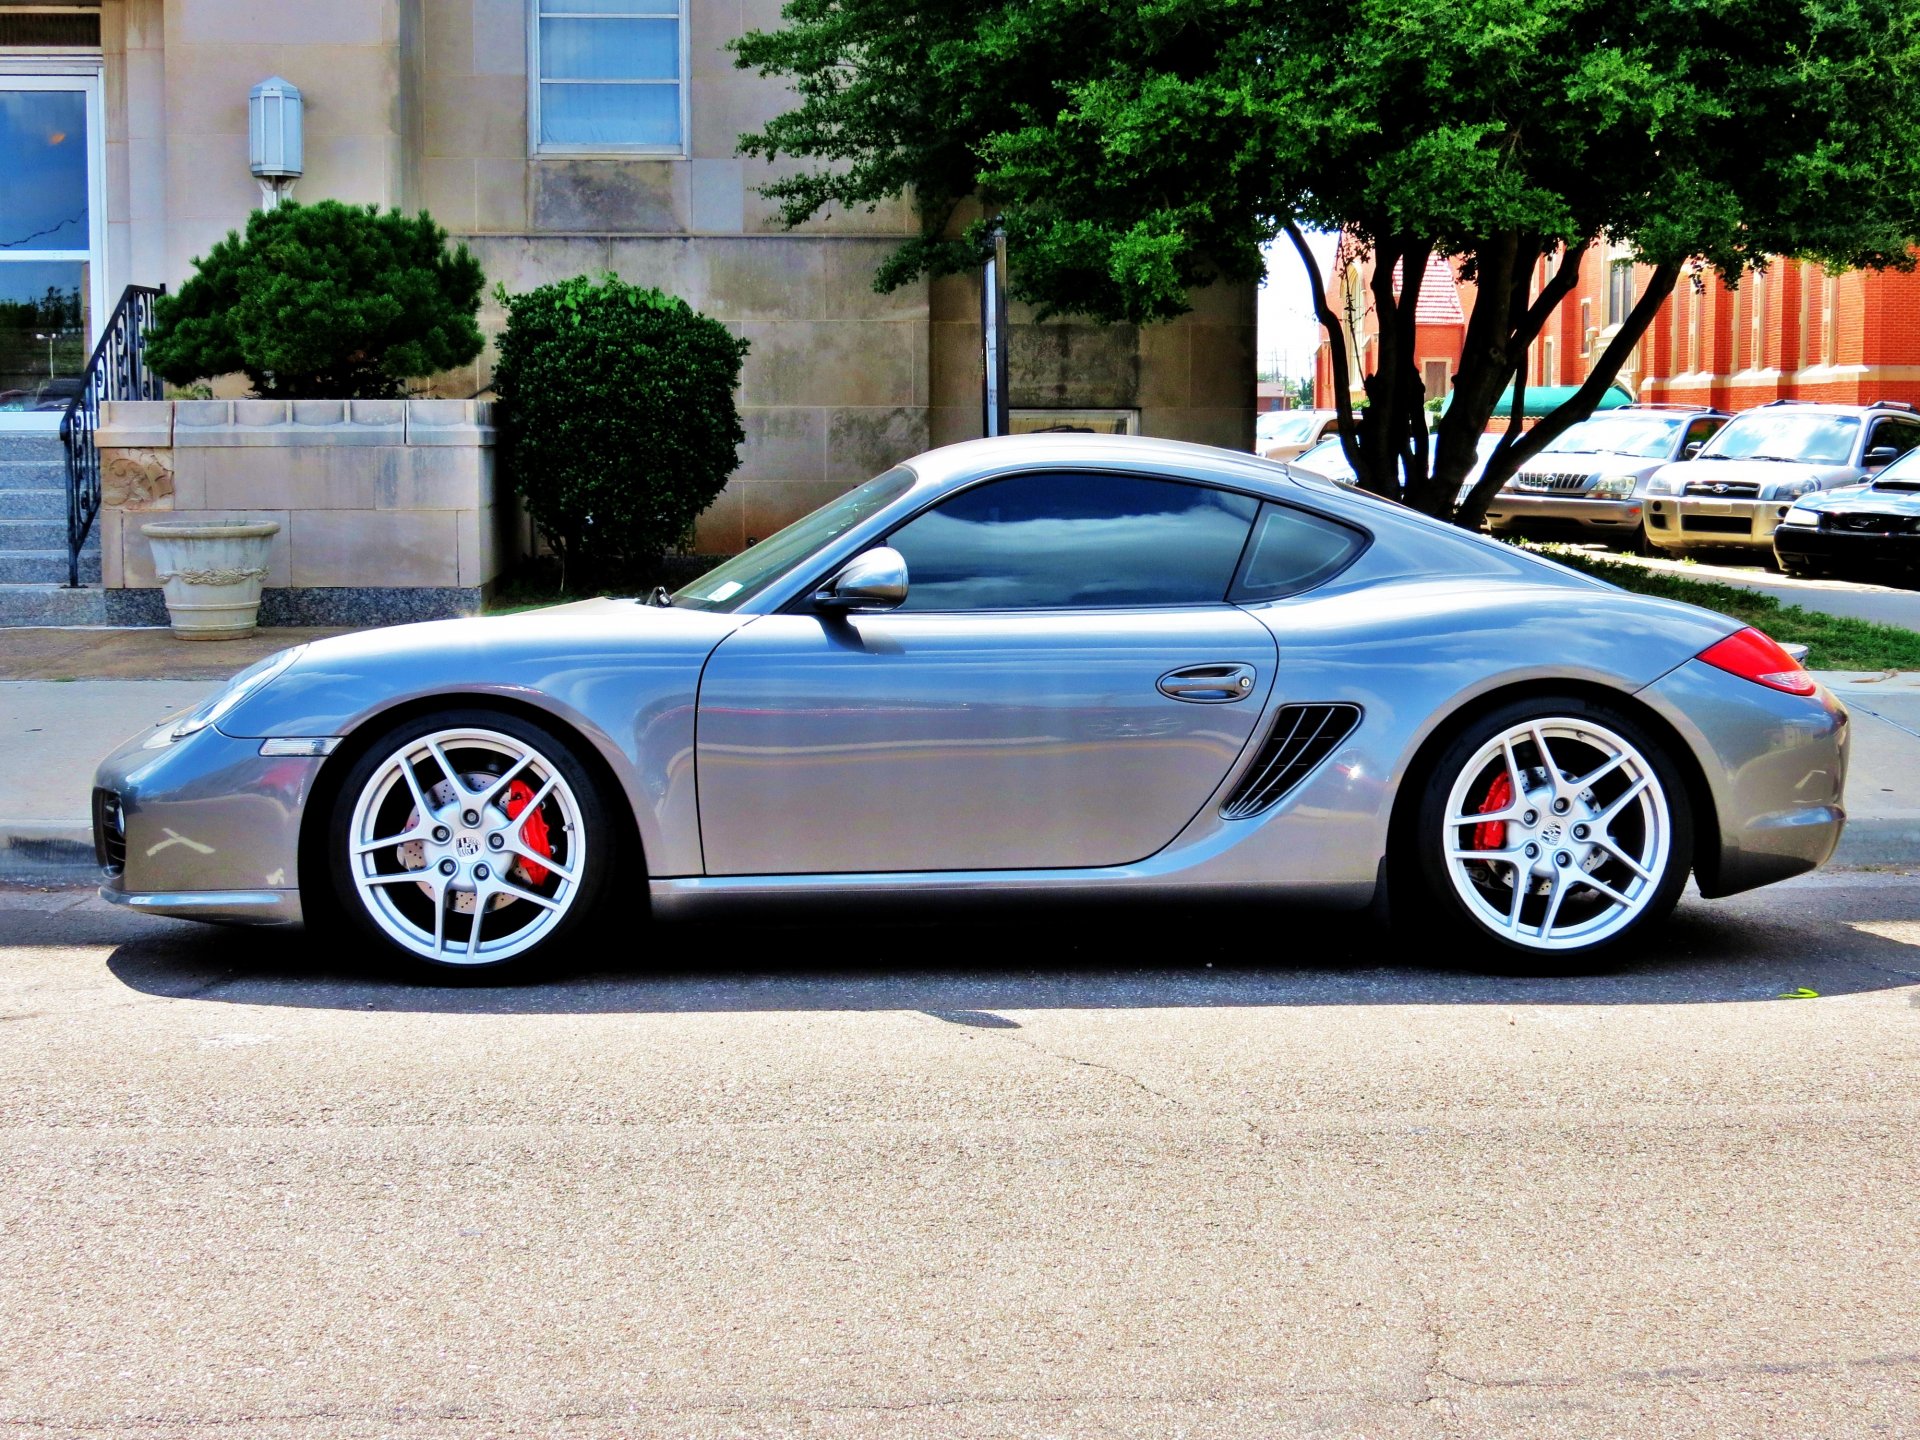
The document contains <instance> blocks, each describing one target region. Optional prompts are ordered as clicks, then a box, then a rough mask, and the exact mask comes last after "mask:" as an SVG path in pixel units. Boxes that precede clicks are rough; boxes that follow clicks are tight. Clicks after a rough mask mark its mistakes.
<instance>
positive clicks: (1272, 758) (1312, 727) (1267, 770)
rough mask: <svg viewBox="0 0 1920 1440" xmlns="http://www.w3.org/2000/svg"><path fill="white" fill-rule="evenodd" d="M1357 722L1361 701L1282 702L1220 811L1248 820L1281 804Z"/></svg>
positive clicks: (1226, 814)
mask: <svg viewBox="0 0 1920 1440" xmlns="http://www.w3.org/2000/svg"><path fill="white" fill-rule="evenodd" d="M1359 723H1360V707H1359V706H1358V705H1283V706H1281V707H1280V713H1279V714H1278V715H1275V716H1274V717H1273V729H1272V730H1270V731H1269V732H1268V733H1267V743H1266V744H1264V745H1262V746H1261V747H1260V754H1259V756H1258V758H1256V759H1255V760H1254V762H1253V766H1252V768H1251V769H1249V770H1248V771H1247V777H1246V779H1244V780H1242V781H1241V782H1240V788H1239V789H1237V790H1235V791H1234V792H1233V796H1232V798H1231V799H1229V800H1228V801H1227V803H1226V804H1225V805H1223V806H1221V807H1220V813H1221V814H1222V815H1224V816H1226V817H1227V819H1229V820H1244V819H1246V818H1247V816H1249V815H1258V814H1259V813H1260V812H1261V811H1262V810H1265V809H1266V808H1267V807H1268V806H1270V805H1273V804H1275V803H1277V802H1278V801H1279V799H1280V797H1281V796H1283V795H1285V794H1286V793H1287V792H1288V791H1289V790H1291V789H1293V787H1294V786H1296V785H1298V784H1299V783H1300V782H1301V781H1302V780H1304V779H1306V778H1307V775H1308V772H1310V771H1311V770H1312V769H1313V767H1314V766H1316V765H1318V764H1319V763H1320V762H1321V761H1322V760H1324V759H1326V758H1327V756H1329V755H1331V754H1332V753H1333V751H1334V747H1335V746H1337V745H1338V744H1339V743H1340V742H1341V741H1342V740H1344V739H1346V738H1347V736H1349V735H1351V734H1352V733H1353V727H1354V726H1356V725H1358V724H1359Z"/></svg>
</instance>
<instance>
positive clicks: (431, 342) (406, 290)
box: [147, 200, 485, 400]
mask: <svg viewBox="0 0 1920 1440" xmlns="http://www.w3.org/2000/svg"><path fill="white" fill-rule="evenodd" d="M484 284H485V276H483V275H482V274H481V271H480V262H479V261H477V260H475V259H474V258H473V256H472V254H470V253H469V252H468V250H467V247H466V246H464V245H460V246H457V247H455V248H454V249H452V250H449V249H448V248H447V232H446V231H445V230H442V229H441V228H440V227H439V226H438V225H436V224H435V223H434V222H433V219H432V218H431V217H430V216H428V215H426V214H424V213H422V214H419V215H402V214H401V213H400V212H399V211H397V210H389V211H386V212H385V213H382V212H381V211H380V209H379V208H378V207H376V206H372V205H368V206H364V207H363V206H359V205H342V204H341V203H340V202H339V201H337V200H322V201H320V202H319V203H317V204H314V205H291V204H289V205H282V206H280V207H279V208H278V209H275V210H256V211H255V212H254V213H253V215H252V217H251V218H249V219H248V221H247V231H246V234H245V235H244V236H242V235H241V234H239V233H238V232H229V233H228V235H227V238H226V239H224V240H222V241H221V242H220V243H219V244H217V245H215V246H214V247H213V249H212V250H210V251H208V252H207V257H206V259H204V260H196V261H195V262H194V274H193V276H192V278H191V279H189V280H188V281H187V283H186V284H184V285H182V286H181V287H180V293H179V294H177V295H166V296H162V297H161V298H160V300H159V301H158V302H156V304H155V305H154V326H153V329H152V331H151V332H150V333H149V335H148V340H147V357H148V360H149V361H150V362H151V363H152V365H153V367H154V368H155V369H156V370H158V371H159V372H160V374H161V375H162V376H163V377H164V378H165V379H166V380H167V381H168V382H169V383H171V384H174V385H186V384H189V383H190V382H192V381H195V380H201V379H210V378H211V377H213V376H215V375H227V374H231V373H233V372H234V371H244V372H245V373H246V376H247V378H248V379H249V380H251V381H252V382H253V388H254V390H255V391H256V392H257V393H258V394H260V395H262V396H266V397H270V398H273V399H296V400H308V399H369V398H379V397H383V396H390V395H398V394H402V393H403V392H404V389H405V385H406V382H407V381H408V380H409V379H412V378H414V377H417V376H424V375H432V374H434V373H435V372H437V371H441V370H448V369H451V368H453V367H454V366H456V365H464V364H466V363H467V362H468V361H469V360H471V359H473V358H474V356H476V355H478V354H479V353H480V347H481V345H482V344H483V343H484V342H483V341H482V339H481V336H480V326H479V323H478V321H477V320H476V318H475V317H476V316H478V314H479V313H480V291H481V287H482V286H483V285H484Z"/></svg>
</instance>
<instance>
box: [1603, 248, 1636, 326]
mask: <svg viewBox="0 0 1920 1440" xmlns="http://www.w3.org/2000/svg"><path fill="white" fill-rule="evenodd" d="M1632 309H1633V262H1632V261H1631V260H1616V261H1614V262H1613V264H1612V265H1611V266H1610V267H1608V270H1607V324H1609V325H1622V324H1625V323H1626V319H1627V314H1628V312H1629V311H1631V310H1632Z"/></svg>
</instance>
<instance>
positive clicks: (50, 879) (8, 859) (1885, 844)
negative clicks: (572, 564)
mask: <svg viewBox="0 0 1920 1440" xmlns="http://www.w3.org/2000/svg"><path fill="white" fill-rule="evenodd" d="M1869 865H1901V866H1913V867H1915V868H1916V869H1920V817H1917V818H1915V819H1910V820H1902V819H1897V818H1887V819H1859V820H1849V821H1848V822H1847V828H1846V831H1845V833H1843V834H1842V835H1841V837H1840V848H1839V849H1837V850H1835V851H1834V852H1833V858H1831V859H1830V860H1828V861H1827V863H1826V865H1825V866H1824V867H1823V868H1825V869H1842V870H1844V869H1848V868H1860V867H1864V866H1869ZM100 878H101V877H100V862H99V861H98V860H97V859H95V858H94V853H93V831H92V830H91V828H88V829H77V828H74V827H71V826H60V825H14V826H11V827H10V828H9V829H7V830H5V831H0V884H39V885H97V884H99V883H100Z"/></svg>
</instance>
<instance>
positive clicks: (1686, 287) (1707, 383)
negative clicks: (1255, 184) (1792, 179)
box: [1315, 244, 1920, 410]
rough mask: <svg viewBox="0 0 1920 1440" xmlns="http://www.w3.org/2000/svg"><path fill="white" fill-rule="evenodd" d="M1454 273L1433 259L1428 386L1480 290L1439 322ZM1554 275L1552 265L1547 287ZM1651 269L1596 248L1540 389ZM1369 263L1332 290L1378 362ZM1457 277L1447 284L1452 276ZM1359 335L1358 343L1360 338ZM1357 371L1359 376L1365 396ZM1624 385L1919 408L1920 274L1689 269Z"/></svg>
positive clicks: (1776, 266)
mask: <svg viewBox="0 0 1920 1440" xmlns="http://www.w3.org/2000/svg"><path fill="white" fill-rule="evenodd" d="M1434 266H1439V267H1440V268H1441V269H1442V270H1443V271H1444V272H1445V275H1446V280H1448V281H1451V280H1452V272H1451V270H1449V269H1447V267H1446V266H1445V265H1444V262H1441V261H1437V260H1436V261H1434V262H1432V264H1431V265H1430V266H1429V274H1428V278H1427V280H1426V281H1425V282H1423V284H1422V289H1421V297H1420V313H1419V315H1418V316H1417V317H1416V319H1417V320H1418V321H1419V322H1420V323H1419V326H1418V330H1417V334H1418V336H1419V341H1418V346H1417V352H1416V354H1417V358H1418V360H1419V363H1420V367H1421V374H1422V376H1423V377H1424V378H1425V379H1426V381H1427V387H1428V393H1429V394H1436V393H1441V392H1440V391H1438V390H1436V388H1435V382H1436V381H1441V380H1450V379H1451V376H1452V373H1453V369H1454V367H1455V366H1457V365H1458V363H1459V356H1460V348H1459V338H1460V337H1463V336H1464V335H1465V332H1466V325H1465V318H1466V317H1467V316H1470V315H1471V314H1472V312H1473V293H1474V287H1473V286H1471V285H1467V284H1461V283H1458V282H1453V283H1452V284H1451V285H1450V286H1448V287H1446V288H1450V289H1451V290H1452V291H1453V292H1454V294H1455V295H1456V297H1457V303H1458V308H1459V313H1460V315H1461V317H1462V318H1461V322H1460V324H1459V325H1458V327H1457V329H1451V330H1449V329H1448V328H1446V327H1436V326H1430V325H1428V324H1427V323H1425V322H1426V315H1427V312H1428V308H1429V296H1430V294H1437V293H1439V292H1440V290H1441V289H1442V288H1443V286H1442V285H1436V283H1435V276H1434V274H1433V267H1434ZM1549 273H1550V264H1549V262H1548V261H1545V260H1543V261H1541V262H1540V264H1539V266H1538V267H1537V269H1536V272H1535V275H1534V282H1533V288H1534V293H1536V294H1537V293H1538V292H1539V289H1540V287H1541V286H1542V285H1543V284H1544V283H1545V282H1546V279H1547V276H1548V274H1549ZM1646 275H1647V271H1646V267H1644V266H1636V265H1635V264H1633V262H1632V261H1631V260H1629V259H1627V258H1625V256H1624V255H1623V254H1622V253H1620V252H1618V251H1617V250H1615V249H1612V248H1610V247H1608V246H1605V245H1600V244H1596V245H1595V246H1594V247H1593V248H1592V250H1591V251H1589V253H1588V255H1587V258H1586V260H1585V263H1584V264H1583V266H1582V271H1581V276H1580V283H1579V285H1578V287H1577V288H1576V289H1575V290H1574V291H1573V293H1572V294H1570V295H1568V297H1567V298H1566V299H1565V300H1563V301H1562V302H1561V303H1560V306H1559V308H1558V309H1557V310H1556V311H1555V312H1554V314H1553V317H1552V318H1551V319H1550V320H1549V321H1548V323H1547V327H1546V329H1545V330H1544V331H1543V332H1542V333H1541V336H1540V338H1539V339H1538V340H1537V341H1536V342H1535V343H1534V347H1533V352H1532V354H1531V355H1530V357H1529V362H1528V363H1529V369H1528V372H1527V383H1528V385H1529V386H1551V385H1575V384H1578V383H1579V382H1581V381H1582V380H1584V379H1585V378H1586V377H1587V374H1588V372H1589V371H1590V370H1591V369H1592V367H1593V363H1594V361H1596V360H1597V359H1598V358H1599V357H1600V355H1601V353H1602V352H1603V351H1604V350H1605V349H1606V347H1607V345H1608V343H1609V342H1610V341H1611V340H1612V339H1613V337H1614V335H1615V334H1616V333H1617V332H1618V330H1619V327H1620V324H1621V322H1622V321H1623V320H1624V319H1625V318H1626V316H1627V313H1628V311H1629V310H1631V309H1632V307H1633V302H1634V299H1635V298H1636V297H1637V296H1638V295H1639V293H1640V289H1641V287H1642V286H1643V285H1644V284H1645V283H1646ZM1367 279H1368V272H1367V269H1366V267H1365V264H1364V263H1363V262H1359V261H1347V260H1345V259H1344V258H1343V259H1342V260H1339V261H1336V264H1335V266H1334V273H1333V274H1332V275H1330V276H1329V285H1330V287H1331V288H1330V291H1329V294H1330V296H1331V297H1332V298H1333V299H1334V303H1335V305H1336V307H1339V308H1342V309H1343V313H1344V314H1346V315H1347V316H1348V317H1349V323H1348V326H1347V327H1346V328H1348V330H1349V332H1350V333H1349V349H1350V350H1351V351H1353V353H1354V354H1355V356H1356V361H1357V363H1360V364H1365V365H1367V366H1369V367H1370V366H1371V364H1372V363H1373V360H1374V357H1375V356H1376V354H1377V346H1378V325H1377V323H1375V320H1374V316H1373V313H1372V310H1371V306H1370V304H1369V303H1368V292H1367V288H1366V286H1367ZM1443 284H1444V282H1443ZM1450 336H1451V337H1452V340H1451V348H1448V341H1449V337H1450ZM1355 340H1357V341H1358V343H1357V344H1356V343H1353V342H1354V341H1355ZM1358 374H1359V372H1358V371H1357V370H1356V372H1355V374H1354V375H1353V376H1352V377H1351V380H1350V383H1351V384H1352V386H1353V389H1354V390H1355V392H1356V393H1357V392H1358V389H1359V383H1358ZM1619 378H1620V383H1621V384H1622V385H1624V386H1625V387H1626V388H1627V389H1629V390H1630V391H1632V392H1633V393H1634V394H1635V395H1637V396H1638V397H1639V398H1640V399H1642V400H1648V401H1680V402H1687V403H1697V404H1712V405H1718V406H1720V407H1721V408H1723V409H1727V410H1739V409H1744V408H1746V407H1748V406H1752V405H1758V404H1762V403H1764V402H1765V401H1768V400H1828V401H1837V402H1843V403H1859V402H1865V401H1868V400H1907V401H1912V402H1914V403H1916V404H1920V272H1915V273H1912V274H1899V273H1895V272H1883V273H1875V272H1871V271H1849V272H1847V273H1844V274H1840V275H1828V274H1826V273H1825V272H1824V271H1822V270H1821V268H1820V267H1819V266H1818V265H1815V264H1811V263H1808V262H1804V261H1796V260H1777V261H1775V262H1774V263H1773V264H1772V265H1771V266H1769V267H1768V269H1767V270H1766V271H1765V272H1764V273H1760V274H1749V275H1747V276H1746V277H1744V278H1743V279H1742V281H1741V283H1740V285H1739V288H1738V289H1730V288H1729V287H1728V286H1727V285H1725V284H1724V283H1723V282H1722V281H1721V280H1720V278H1719V277H1718V276H1717V275H1715V274H1713V273H1712V272H1711V271H1707V272H1704V273H1702V274H1699V275H1693V274H1686V275H1683V276H1682V277H1681V280H1680V284H1679V285H1678V286H1677V287H1676V288H1675V291H1674V293H1673V295H1672V296H1671V297H1669V299H1668V300H1667V302H1666V304H1665V305H1663V306H1662V307H1661V310H1660V314H1659V315H1658V316H1657V317H1656V318H1655V320H1654V323H1653V325H1652V326H1651V327H1650V328H1649V329H1648V331H1647V333H1646V335H1645V336H1644V337H1643V338H1642V339H1641V341H1640V344H1639V345H1638V346H1636V347H1635V349H1634V353H1633V355H1632V356H1631V357H1630V358H1629V359H1628V362H1627V364H1626V365H1625V366H1624V367H1623V368H1622V370H1621V372H1620V377H1619ZM1315 395H1316V401H1317V403H1319V404H1321V405H1325V406H1331V405H1332V403H1333V375H1332V365H1331V363H1330V356H1329V349H1328V347H1327V345H1326V344H1325V342H1324V340H1323V341H1322V344H1321V348H1320V356H1319V364H1318V367H1317V370H1316V384H1315Z"/></svg>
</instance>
